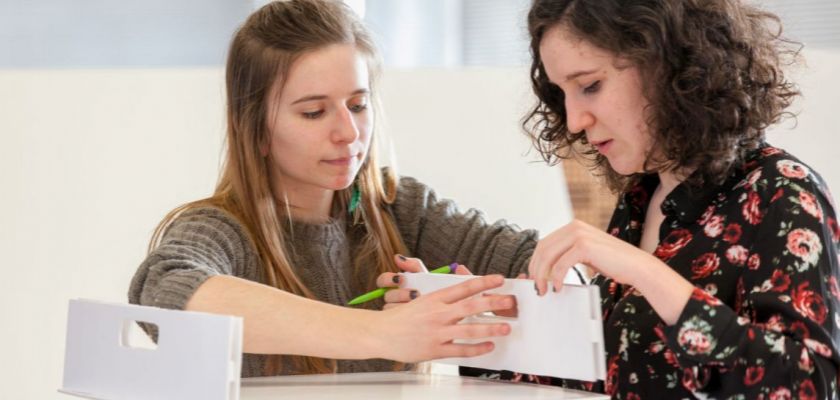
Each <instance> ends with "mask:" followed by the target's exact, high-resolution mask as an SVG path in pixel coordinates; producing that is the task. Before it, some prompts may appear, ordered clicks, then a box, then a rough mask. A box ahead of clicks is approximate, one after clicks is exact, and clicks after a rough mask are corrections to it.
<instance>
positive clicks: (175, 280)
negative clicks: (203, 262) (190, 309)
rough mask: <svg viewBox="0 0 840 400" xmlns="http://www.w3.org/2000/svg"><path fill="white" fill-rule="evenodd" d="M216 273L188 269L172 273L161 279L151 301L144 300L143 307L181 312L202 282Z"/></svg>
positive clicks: (207, 270)
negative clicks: (148, 306)
mask: <svg viewBox="0 0 840 400" xmlns="http://www.w3.org/2000/svg"><path fill="white" fill-rule="evenodd" d="M215 275H219V273H218V272H216V271H213V270H209V269H190V270H181V271H172V272H169V273H167V274H166V275H164V276H163V277H161V279H160V281H159V282H158V284H157V285H154V287H155V290H154V292H153V293H152V298H151V299H148V298H147V299H145V301H144V302H143V303H144V305H150V306H154V307H161V308H169V309H173V310H183V309H185V308H186V306H187V302H188V301H189V300H190V298H192V295H193V293H195V291H196V290H198V287H199V286H201V285H202V284H203V283H204V281H206V280H207V279H209V278H210V277H212V276H215Z"/></svg>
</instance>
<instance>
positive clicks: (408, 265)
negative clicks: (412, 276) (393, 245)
mask: <svg viewBox="0 0 840 400" xmlns="http://www.w3.org/2000/svg"><path fill="white" fill-rule="evenodd" d="M394 261H396V264H397V267H398V268H399V269H401V270H403V271H405V272H424V271H426V266H425V265H424V264H423V261H421V260H420V259H419V258H409V257H406V256H403V255H402V254H397V255H395V256H394Z"/></svg>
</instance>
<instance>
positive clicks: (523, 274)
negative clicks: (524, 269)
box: [516, 273, 528, 279]
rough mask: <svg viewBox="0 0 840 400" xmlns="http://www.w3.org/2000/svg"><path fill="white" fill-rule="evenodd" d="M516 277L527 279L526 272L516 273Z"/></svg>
mask: <svg viewBox="0 0 840 400" xmlns="http://www.w3.org/2000/svg"><path fill="white" fill-rule="evenodd" d="M516 279H528V274H526V273H521V274H519V275H516Z"/></svg>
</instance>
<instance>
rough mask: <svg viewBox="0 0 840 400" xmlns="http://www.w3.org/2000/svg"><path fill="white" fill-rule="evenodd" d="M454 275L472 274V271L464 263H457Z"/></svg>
mask: <svg viewBox="0 0 840 400" xmlns="http://www.w3.org/2000/svg"><path fill="white" fill-rule="evenodd" d="M455 275H472V272H471V271H470V270H469V269H468V268H467V266H466V265H464V264H458V268H457V269H456V270H455Z"/></svg>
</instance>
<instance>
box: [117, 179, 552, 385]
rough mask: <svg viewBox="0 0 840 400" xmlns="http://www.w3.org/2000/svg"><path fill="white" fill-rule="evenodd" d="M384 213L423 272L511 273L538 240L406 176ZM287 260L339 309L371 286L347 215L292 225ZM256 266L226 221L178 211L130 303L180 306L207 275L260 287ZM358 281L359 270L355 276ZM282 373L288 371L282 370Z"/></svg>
mask: <svg viewBox="0 0 840 400" xmlns="http://www.w3.org/2000/svg"><path fill="white" fill-rule="evenodd" d="M389 211H390V212H391V215H392V216H393V218H394V220H395V222H396V225H397V227H398V229H399V232H400V234H401V235H402V239H403V241H404V243H405V245H406V246H407V247H408V251H409V254H408V255H410V256H412V257H418V258H420V259H422V260H423V261H424V262H425V263H426V265H428V266H429V267H437V266H440V265H446V264H449V263H452V262H458V263H461V264H464V265H466V266H468V267H469V268H470V269H471V270H472V271H473V273H475V274H477V275H485V274H491V273H498V274H502V275H505V276H507V277H514V276H516V275H517V274H518V273H519V271H522V270H524V269H525V268H527V261H528V259H529V258H530V256H531V253H532V252H533V250H534V247H535V245H536V242H537V232H536V231H533V230H526V231H521V230H519V229H518V228H516V227H514V226H511V225H508V224H507V223H506V222H505V221H498V222H496V223H494V224H488V223H487V222H486V221H485V220H484V218H483V216H482V214H481V213H480V212H478V211H476V210H469V211H467V212H465V213H462V212H460V211H459V210H458V208H457V207H456V206H455V204H454V203H453V202H451V201H449V200H443V199H438V198H437V196H436V195H435V193H434V191H432V190H431V189H430V188H429V187H427V186H425V185H423V184H422V183H420V182H418V181H416V180H415V179H412V178H407V177H404V178H402V179H400V182H399V186H398V189H397V198H396V201H395V202H394V204H392V205H391V206H390V210H389ZM285 229H288V232H289V233H290V235H289V237H290V239H289V243H288V245H289V248H290V250H291V251H290V253H291V255H290V257H291V261H292V264H293V268H294V269H295V272H296V273H297V274H298V275H299V276H300V277H301V279H302V280H303V282H304V284H306V285H307V287H308V288H310V289H311V290H312V291H313V293H314V294H315V295H316V296H317V298H318V299H319V300H321V301H324V302H328V303H332V304H337V305H343V304H346V303H347V302H348V301H349V300H350V299H351V298H353V297H354V296H356V295H358V294H360V293H364V292H366V291H368V290H371V289H373V288H371V287H362V286H363V285H362V284H360V283H359V282H357V281H356V280H355V279H353V278H352V277H353V273H352V263H351V260H352V257H353V249H354V248H355V247H356V246H355V244H356V243H358V238H359V237H361V235H362V234H363V232H361V231H360V230H361V229H362V228H361V227H359V226H355V227H354V226H352V223H350V222H349V221H348V217H347V216H346V215H341V216H338V217H336V218H334V219H331V220H330V221H328V222H326V223H323V224H306V223H298V222H296V223H294V224H293V226H292V227H291V228H289V227H286V228H285ZM261 271H262V263H261V261H260V258H259V256H258V255H257V252H256V250H255V248H254V245H253V244H252V243H251V241H250V239H248V236H247V235H246V233H245V228H244V227H243V226H242V225H241V224H240V223H239V222H238V221H237V220H236V219H235V218H233V217H232V216H230V215H229V214H227V213H225V212H223V211H222V210H219V209H216V208H199V209H192V210H189V211H186V212H184V213H183V214H181V215H180V216H178V218H176V219H175V221H173V222H172V224H171V225H170V226H169V228H168V229H167V230H166V232H165V233H164V235H163V238H162V240H161V243H160V246H158V247H157V248H156V249H155V250H154V251H153V252H151V253H150V254H149V255H148V257H147V258H146V260H145V261H143V263H142V264H141V265H140V267H139V268H138V269H137V272H136V274H135V275H134V279H132V281H131V286H130V288H129V292H128V299H129V301H130V302H131V303H133V304H142V305H148V306H156V307H163V308H170V309H184V307H185V305H186V303H187V301H188V300H189V298H190V297H191V296H192V294H193V293H194V292H195V290H196V289H197V288H198V287H199V286H200V285H201V284H202V283H203V282H204V281H205V280H207V279H208V278H209V277H211V276H214V275H219V274H225V275H233V276H237V277H240V278H244V279H248V280H251V281H254V282H259V283H265V281H264V279H263V276H262V272H261ZM360 275H361V276H362V277H364V273H362V274H360ZM242 361H243V362H242V376H243V377H252V376H261V375H263V374H264V372H263V366H264V364H265V361H266V356H264V355H258V354H245V355H244V356H243V360H242ZM392 369H393V363H392V362H390V361H385V360H361V361H359V360H339V361H338V372H373V371H389V370H392ZM282 373H284V374H292V373H295V371H294V369H293V367H292V366H291V365H283V372H282Z"/></svg>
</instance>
